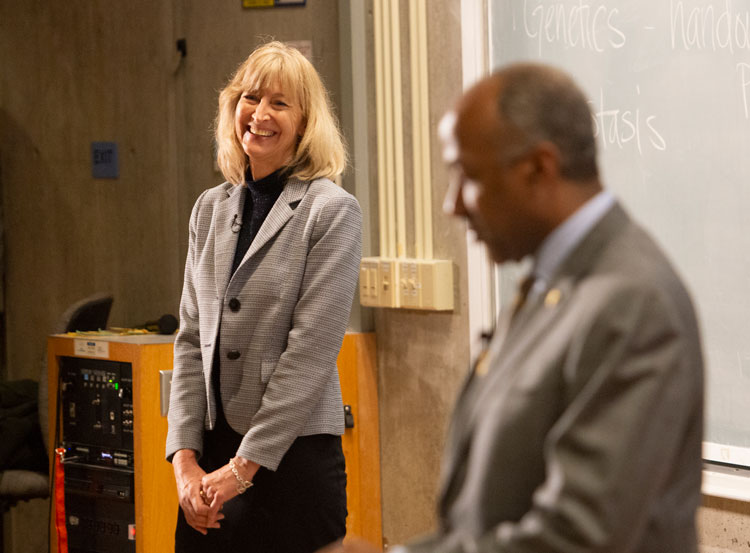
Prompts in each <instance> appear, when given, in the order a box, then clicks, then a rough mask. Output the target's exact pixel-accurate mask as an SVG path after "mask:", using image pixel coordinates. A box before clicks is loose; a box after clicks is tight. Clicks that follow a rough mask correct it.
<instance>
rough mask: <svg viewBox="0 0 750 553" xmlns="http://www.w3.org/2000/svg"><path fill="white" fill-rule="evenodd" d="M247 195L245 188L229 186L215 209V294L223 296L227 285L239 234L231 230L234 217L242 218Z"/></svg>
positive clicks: (243, 186)
mask: <svg viewBox="0 0 750 553" xmlns="http://www.w3.org/2000/svg"><path fill="white" fill-rule="evenodd" d="M246 193H247V186H245V185H244V184H243V185H242V186H231V188H228V189H227V197H226V198H225V199H224V200H222V201H221V202H220V203H219V204H218V205H217V207H216V216H215V217H214V219H215V221H216V224H215V226H214V267H215V268H216V270H215V272H214V278H215V279H216V293H217V294H218V297H220V298H221V297H223V296H224V290H226V288H227V284H228V283H229V277H230V276H231V275H230V274H229V271H231V269H232V260H233V259H234V251H235V249H236V248H237V238H238V237H239V233H238V232H236V231H233V230H232V227H233V226H234V225H233V223H234V220H235V217H236V218H237V219H239V220H241V218H242V205H243V200H244V198H245V194H246Z"/></svg>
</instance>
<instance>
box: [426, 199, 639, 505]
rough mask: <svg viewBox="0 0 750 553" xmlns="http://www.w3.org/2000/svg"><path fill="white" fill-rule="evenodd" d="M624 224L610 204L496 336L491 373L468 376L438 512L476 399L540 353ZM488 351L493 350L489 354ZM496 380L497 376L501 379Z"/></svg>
mask: <svg viewBox="0 0 750 553" xmlns="http://www.w3.org/2000/svg"><path fill="white" fill-rule="evenodd" d="M628 222H629V218H628V216H627V214H626V213H625V211H624V210H623V209H622V208H621V207H620V205H619V204H615V205H614V206H613V207H612V208H611V209H610V210H609V211H608V212H607V213H606V214H605V215H604V217H603V218H602V219H601V220H600V221H599V222H598V223H597V224H596V225H594V227H593V229H592V230H591V231H589V233H588V234H587V235H586V236H585V237H584V238H583V240H582V241H581V243H580V244H578V245H577V246H576V247H575V248H574V249H573V251H572V252H571V253H570V255H569V256H568V257H567V259H566V260H565V261H563V263H562V265H561V266H560V268H559V269H558V271H557V272H556V274H555V275H554V276H553V277H552V279H551V282H550V285H549V286H548V287H547V289H546V290H545V291H543V292H542V293H540V294H538V295H535V296H534V297H532V298H530V300H529V301H528V302H527V303H526V305H524V307H523V308H522V309H521V311H519V312H518V313H517V314H516V316H515V318H514V319H513V321H512V323H511V325H510V327H509V328H508V329H507V332H506V333H505V336H504V337H503V336H498V337H497V339H498V340H499V341H500V343H499V344H498V345H497V346H498V349H499V352H498V353H497V354H495V355H493V353H492V352H491V353H490V354H489V355H493V357H491V358H490V359H489V360H488V361H489V363H490V364H491V369H490V371H489V373H488V374H487V375H486V376H485V377H481V376H472V377H471V378H470V380H469V382H467V384H466V386H465V388H464V390H463V391H462V394H461V396H460V398H459V401H458V402H457V410H456V411H455V414H454V417H453V420H452V421H451V430H450V433H449V438H448V440H447V442H446V452H445V457H444V460H443V462H444V466H443V470H442V476H441V497H440V503H441V512H442V513H443V514H445V512H446V510H447V509H449V508H450V503H451V502H452V500H453V499H454V498H455V496H456V494H457V493H459V491H460V487H461V482H462V480H463V478H464V476H465V471H466V463H467V460H468V456H469V451H470V449H471V445H472V439H473V433H474V432H473V429H474V427H475V426H476V424H477V421H478V420H481V417H482V416H483V413H484V411H483V407H484V404H483V401H482V396H483V395H484V394H487V393H492V392H493V387H492V386H490V385H489V382H488V379H490V378H493V379H494V378H502V379H503V382H504V383H505V382H510V379H512V378H513V376H514V375H515V374H516V373H517V372H518V371H519V370H522V368H523V367H522V365H523V358H524V356H525V354H526V353H527V352H528V351H529V348H534V347H543V343H542V341H541V340H540V337H543V336H545V335H546V334H547V331H548V329H549V327H550V325H552V324H554V321H555V320H556V319H557V317H558V316H559V315H560V313H562V312H563V311H564V309H565V308H566V305H567V301H568V300H569V299H570V297H571V296H572V295H573V293H574V291H575V286H576V284H577V282H578V281H579V280H580V279H581V278H582V277H583V276H584V275H585V274H586V273H588V272H590V271H591V268H592V267H593V266H594V264H595V263H596V262H597V261H598V259H599V256H600V255H601V251H602V249H603V248H604V247H605V246H606V245H607V244H608V243H609V242H610V241H611V240H612V239H613V237H614V236H615V235H616V234H617V233H619V232H621V231H622V230H623V229H624V228H625V226H626V225H627V224H628ZM491 349H493V350H494V348H491ZM501 375H502V376H501Z"/></svg>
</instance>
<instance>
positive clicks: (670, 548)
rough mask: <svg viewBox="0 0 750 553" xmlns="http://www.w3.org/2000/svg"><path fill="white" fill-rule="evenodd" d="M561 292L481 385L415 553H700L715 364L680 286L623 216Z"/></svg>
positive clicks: (460, 418)
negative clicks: (705, 442) (704, 444)
mask: <svg viewBox="0 0 750 553" xmlns="http://www.w3.org/2000/svg"><path fill="white" fill-rule="evenodd" d="M548 290H554V291H553V292H549V291H548V292H546V293H543V294H541V295H539V296H537V297H536V298H531V299H530V300H529V301H527V303H526V304H525V305H524V307H523V308H522V309H521V311H520V312H519V313H518V315H517V316H516V317H515V318H514V319H513V322H512V324H511V326H510V328H509V330H508V333H507V335H506V337H505V340H502V337H498V338H497V340H500V341H501V342H495V343H494V344H493V345H492V346H491V348H490V351H491V352H492V351H493V350H494V352H495V353H494V354H493V353H489V355H490V357H488V358H487V361H488V362H489V370H488V372H487V373H486V375H485V376H483V377H482V376H479V375H478V374H475V375H473V376H472V377H470V379H469V381H468V382H467V384H466V386H465V388H464V390H463V393H462V394H461V396H460V398H459V401H458V403H457V405H456V410H455V413H454V418H453V421H452V427H451V430H450V433H449V436H448V440H447V444H446V456H445V460H444V465H443V477H442V494H441V501H440V525H441V528H440V530H439V531H438V532H437V533H436V534H435V535H433V536H429V537H427V538H426V539H425V540H424V541H422V542H418V543H416V544H414V545H412V546H409V547H408V548H405V549H404V550H406V551H410V552H415V553H416V552H427V551H429V552H448V551H450V552H458V551H466V552H471V551H476V552H513V553H532V552H533V553H553V552H554V553H583V552H587V553H588V552H602V553H603V552H606V553H626V552H627V553H636V552H637V553H695V552H696V551H697V546H696V530H695V513H696V509H697V507H698V504H699V502H700V484H701V440H702V421H703V416H702V413H703V411H702V408H703V363H702V353H701V346H700V338H699V334H698V328H697V324H696V317H695V314H694V312H693V308H692V305H691V301H690V298H689V297H688V294H687V293H686V291H685V289H684V287H683V285H682V283H681V282H680V279H679V278H678V277H677V276H676V274H675V272H674V271H673V269H672V267H671V266H670V264H669V262H668V261H667V260H666V258H665V257H664V255H663V254H662V252H661V251H660V250H659V248H658V247H657V246H656V245H655V244H654V242H653V241H652V240H651V239H650V238H649V237H648V236H647V235H646V234H645V233H644V232H643V231H642V230H641V229H640V228H639V227H638V226H637V225H636V224H634V223H633V222H632V221H631V220H630V219H629V217H628V216H627V215H626V214H625V212H624V211H623V210H622V208H621V207H620V206H619V205H615V206H614V207H613V208H612V209H611V210H610V211H609V212H608V213H607V214H606V215H605V216H604V218H603V219H602V220H601V221H600V222H599V223H598V224H597V225H596V226H595V227H594V228H593V229H592V231H591V232H590V233H589V234H588V235H587V236H586V237H585V238H584V239H583V241H582V242H581V243H580V244H579V245H578V246H577V247H576V248H575V249H574V251H573V252H572V253H571V254H570V256H569V257H568V258H567V259H566V260H565V261H564V262H563V265H562V267H561V268H560V269H559V270H558V273H557V275H556V276H555V277H554V279H553V281H552V282H551V284H550V286H549V288H548ZM402 551H403V550H402Z"/></svg>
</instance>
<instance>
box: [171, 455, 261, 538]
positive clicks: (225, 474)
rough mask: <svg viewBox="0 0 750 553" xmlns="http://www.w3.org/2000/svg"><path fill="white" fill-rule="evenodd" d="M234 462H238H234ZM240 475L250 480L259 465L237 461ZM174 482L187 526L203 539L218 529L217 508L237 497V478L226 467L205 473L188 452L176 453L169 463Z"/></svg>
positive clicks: (219, 508) (218, 517)
mask: <svg viewBox="0 0 750 553" xmlns="http://www.w3.org/2000/svg"><path fill="white" fill-rule="evenodd" d="M237 459H238V460H239V459H240V458H237ZM237 464H238V465H240V466H241V469H240V470H241V471H242V474H243V476H244V477H245V478H247V479H248V480H251V479H252V477H253V476H254V475H255V472H256V471H257V470H258V468H259V465H257V464H256V463H253V462H252V461H247V460H245V459H241V460H239V461H238V462H237ZM172 465H173V467H174V472H175V479H176V481H177V489H178V497H179V501H180V507H182V511H183V513H184V515H185V520H186V521H187V523H188V524H189V525H190V526H191V527H192V528H194V529H195V530H196V531H198V532H200V533H201V534H203V535H206V534H207V533H208V529H209V528H220V527H221V524H220V521H221V520H222V519H223V518H224V515H223V514H222V512H221V508H222V507H223V506H224V503H226V502H227V501H229V500H230V499H232V498H233V497H235V496H237V495H239V494H238V492H237V478H236V477H235V476H234V474H233V473H232V469H231V468H229V465H228V464H227V465H224V466H223V467H221V468H219V469H217V470H215V471H213V472H211V473H206V472H205V471H204V470H203V469H202V468H201V467H200V466H199V465H198V462H197V460H196V458H195V452H194V451H192V450H180V451H178V452H177V453H175V456H174V458H173V459H172Z"/></svg>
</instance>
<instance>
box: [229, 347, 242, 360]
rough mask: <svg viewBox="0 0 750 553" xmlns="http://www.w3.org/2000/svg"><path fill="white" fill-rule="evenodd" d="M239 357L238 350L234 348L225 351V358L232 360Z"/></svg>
mask: <svg viewBox="0 0 750 553" xmlns="http://www.w3.org/2000/svg"><path fill="white" fill-rule="evenodd" d="M239 358H240V352H239V351H237V350H236V349H230V350H229V351H228V352H227V359H231V360H232V361H234V360H235V359H239Z"/></svg>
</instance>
